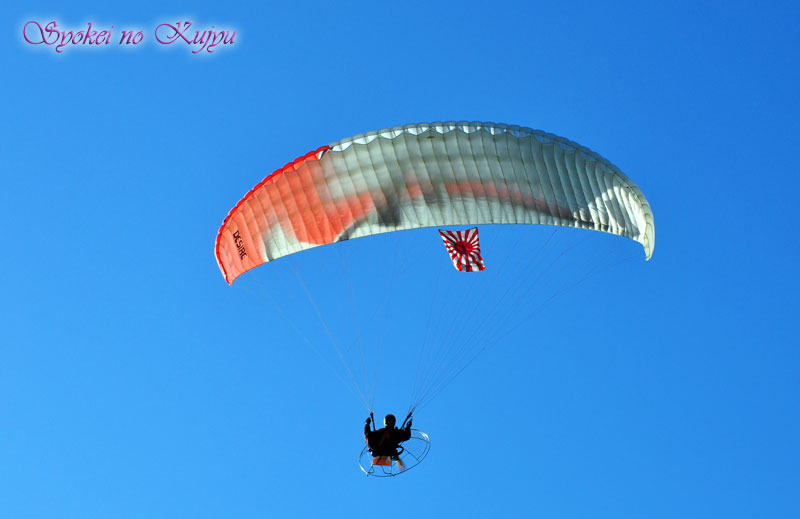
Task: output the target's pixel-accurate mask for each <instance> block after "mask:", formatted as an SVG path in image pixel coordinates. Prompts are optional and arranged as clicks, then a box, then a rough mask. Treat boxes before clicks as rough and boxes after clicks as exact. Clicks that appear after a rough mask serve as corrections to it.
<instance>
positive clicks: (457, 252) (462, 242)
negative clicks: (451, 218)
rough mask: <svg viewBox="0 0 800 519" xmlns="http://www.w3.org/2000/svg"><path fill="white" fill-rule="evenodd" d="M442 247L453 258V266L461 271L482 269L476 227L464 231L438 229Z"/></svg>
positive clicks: (483, 266)
mask: <svg viewBox="0 0 800 519" xmlns="http://www.w3.org/2000/svg"><path fill="white" fill-rule="evenodd" d="M439 234H440V235H441V236H442V241H443V242H444V247H445V249H447V253H448V254H450V259H451V260H453V266H454V267H455V268H456V269H457V270H460V271H461V272H475V271H478V270H484V269H485V268H486V266H485V265H484V264H483V257H481V244H480V242H479V241H478V228H477V227H473V228H472V229H467V230H466V231H445V230H442V229H439Z"/></svg>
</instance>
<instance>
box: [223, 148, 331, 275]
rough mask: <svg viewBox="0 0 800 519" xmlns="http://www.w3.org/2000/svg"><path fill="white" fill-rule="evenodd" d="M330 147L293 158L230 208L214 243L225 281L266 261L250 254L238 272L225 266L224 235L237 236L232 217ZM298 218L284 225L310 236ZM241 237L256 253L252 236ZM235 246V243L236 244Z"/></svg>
mask: <svg viewBox="0 0 800 519" xmlns="http://www.w3.org/2000/svg"><path fill="white" fill-rule="evenodd" d="M328 149H329V146H327V145H326V146H322V147H320V148H317V149H316V150H314V151H310V152H308V153H306V154H305V155H303V156H302V157H298V158H296V159H295V160H293V161H292V162H289V163H288V164H286V165H285V166H283V167H282V168H279V169H277V170H275V171H274V172H273V173H271V174H270V175H268V176H267V177H266V178H264V180H262V181H261V182H259V183H258V184H256V185H255V187H253V189H251V190H250V191H248V192H247V194H246V195H244V197H243V198H242V199H241V200H239V202H238V203H237V204H236V205H235V206H234V207H233V209H231V210H230V212H229V213H228V215H227V216H226V217H225V220H223V222H222V225H221V226H220V228H219V231H218V232H217V239H216V241H215V244H214V249H215V253H216V257H217V263H218V264H219V268H220V270H222V274H223V275H224V276H225V281H226V282H228V284H231V283H233V280H234V279H236V278H237V277H238V276H239V275H240V274H241V273H242V272H245V271H247V270H249V269H251V268H253V267H255V266H257V265H260V264H262V263H264V258H255V259H251V258H250V257H249V256H245V257H246V258H247V260H246V261H242V262H241V263H243V265H242V268H237V269H236V270H237V272H228V269H226V268H225V264H224V262H223V261H222V257H221V250H220V248H221V244H222V240H223V237H224V236H225V235H226V233H227V235H228V237H229V238H230V240H231V242H233V241H234V240H235V238H234V237H232V236H231V235H232V234H233V233H230V232H228V227H229V224H230V222H231V219H232V218H233V216H234V215H235V214H237V213H238V212H239V210H240V209H241V208H242V207H243V206H244V205H245V203H246V202H248V201H249V200H251V199H252V198H254V197H255V195H256V193H257V192H259V191H260V190H261V189H262V188H263V187H264V186H266V185H267V184H273V183H275V182H276V181H277V180H278V179H280V178H281V176H282V175H283V174H284V173H285V172H287V171H295V170H297V169H299V168H300V166H301V165H303V164H305V163H306V162H309V161H317V160H318V159H319V157H320V156H321V155H322V153H323V152H325V151H327V150H328ZM293 183H298V181H297V180H295V181H294V182H293ZM307 213H308V210H307V211H306V212H305V213H304V214H307ZM298 214H299V213H298ZM264 216H265V218H264V219H263V220H262V221H267V220H268V215H264ZM297 218H300V219H302V215H301V216H296V217H290V220H291V222H281V224H282V227H284V228H290V230H291V231H292V232H293V233H295V234H296V235H297V236H298V238H301V236H302V238H308V236H304V235H302V231H300V232H298V230H300V229H305V228H306V227H305V226H304V225H303V222H302V221H298V222H296V221H295V220H296V219H297ZM287 230H289V229H287ZM334 237H335V235H334ZM302 238H301V239H302ZM321 238H323V239H324V237H321ZM241 239H242V240H243V243H244V245H245V247H246V249H247V250H249V251H252V252H251V253H252V254H254V253H255V251H256V250H257V248H256V247H255V246H253V242H252V238H251V237H250V236H247V235H244V236H242V237H241ZM332 241H333V239H332V238H331V240H330V241H323V243H330V242H332ZM234 248H235V245H234ZM240 259H243V258H240Z"/></svg>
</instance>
